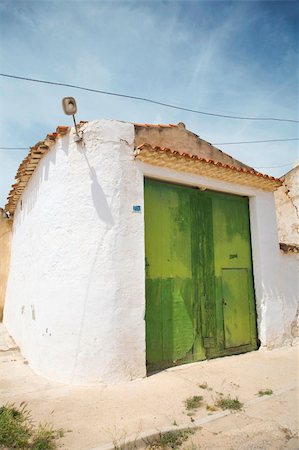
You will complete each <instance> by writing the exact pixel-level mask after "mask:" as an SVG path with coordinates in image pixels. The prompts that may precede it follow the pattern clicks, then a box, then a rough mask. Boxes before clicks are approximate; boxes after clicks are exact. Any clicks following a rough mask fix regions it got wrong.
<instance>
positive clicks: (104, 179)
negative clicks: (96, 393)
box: [4, 121, 145, 383]
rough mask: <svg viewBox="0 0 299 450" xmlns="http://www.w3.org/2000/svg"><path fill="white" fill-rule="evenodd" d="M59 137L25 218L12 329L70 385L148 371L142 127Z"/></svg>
mask: <svg viewBox="0 0 299 450" xmlns="http://www.w3.org/2000/svg"><path fill="white" fill-rule="evenodd" d="M73 138H74V134H73V132H72V133H71V134H70V135H68V136H66V137H64V138H63V139H58V141H57V144H56V147H55V148H53V149H52V150H51V151H50V152H49V153H48V154H47V155H46V156H45V158H44V159H43V160H42V162H41V163H40V165H39V166H38V168H37V170H36V172H35V173H34V175H33V177H32V179H31V180H30V182H29V184H28V186H27V188H26V190H25V192H24V194H23V196H22V207H21V203H20V202H19V205H18V208H17V210H16V213H15V220H14V226H13V239H12V257H11V261H12V262H11V270H10V276H9V281H8V288H7V297H6V307H5V319H4V320H5V324H6V326H7V328H8V330H9V332H10V333H11V334H12V336H13V337H14V338H15V340H16V342H17V343H18V345H19V346H20V348H21V351H22V353H23V355H24V356H25V357H27V358H28V361H29V363H30V365H31V366H32V368H33V369H34V370H35V371H36V372H38V373H40V374H42V375H44V376H47V377H49V378H54V379H57V380H60V381H64V382H68V383H94V382H120V381H124V380H130V379H133V378H138V377H143V376H144V375H145V327H144V309H145V293H144V237H143V220H144V219H143V214H142V213H141V214H138V213H133V212H132V206H133V205H141V207H142V211H143V177H142V174H141V173H140V171H138V170H137V169H136V167H135V165H134V164H133V163H132V159H133V156H132V154H133V140H134V127H133V125H132V124H127V123H120V122H115V121H99V122H90V123H89V124H86V125H85V126H84V142H85V147H84V149H81V147H80V145H78V144H76V143H74V140H73Z"/></svg>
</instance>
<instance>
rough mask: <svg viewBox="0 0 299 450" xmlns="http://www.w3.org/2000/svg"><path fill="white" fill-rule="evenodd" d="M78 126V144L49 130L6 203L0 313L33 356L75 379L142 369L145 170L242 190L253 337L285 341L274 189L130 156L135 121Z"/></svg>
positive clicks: (120, 377) (126, 375)
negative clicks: (29, 172) (48, 139)
mask: <svg viewBox="0 0 299 450" xmlns="http://www.w3.org/2000/svg"><path fill="white" fill-rule="evenodd" d="M83 130H84V142H85V147H83V148H82V147H81V146H80V145H79V144H77V143H75V142H74V131H72V132H71V133H70V134H69V135H67V136H65V137H64V138H62V139H58V141H57V143H56V145H55V147H54V148H53V149H52V150H51V151H50V152H49V153H48V154H47V155H46V156H45V158H43V160H42V161H41V163H40V164H39V166H38V168H37V170H36V172H35V173H34V175H33V177H32V179H31V180H30V182H29V184H28V186H27V188H26V189H25V191H24V193H23V196H22V202H21V201H20V202H19V204H18V207H17V210H16V212H15V219H14V226H13V237H12V254H11V269H10V275H9V280H8V287H7V295H6V306H5V311H4V316H5V317H4V321H5V324H6V326H7V328H8V330H9V332H10V333H11V334H12V336H13V337H14V338H15V340H16V342H17V343H18V345H19V346H20V348H21V351H22V353H23V355H24V356H25V357H26V358H27V359H28V361H29V364H30V365H31V367H32V368H33V369H34V370H35V371H36V372H37V373H40V374H42V375H44V376H46V377H49V378H51V379H56V380H59V381H63V382H67V383H74V384H76V383H80V384H85V383H86V384H90V383H98V382H105V383H116V382H121V381H126V380H130V379H135V378H139V377H143V376H145V374H146V367H145V322H144V313H145V289H144V288H145V279H144V217H143V177H144V175H148V176H151V177H154V178H159V179H164V180H168V181H174V182H180V183H185V184H187V185H188V184H189V185H195V186H205V187H206V188H208V189H214V190H220V191H225V192H229V193H235V194H240V195H247V196H249V197H250V217H251V233H252V242H253V246H252V250H253V266H254V277H255V290H256V302H257V315H258V332H259V337H260V339H261V342H262V345H264V346H270V347H271V346H275V345H281V343H283V342H286V338H284V337H283V336H284V333H285V329H286V327H287V325H286V322H287V321H288V320H290V319H291V316H292V314H293V309H294V302H293V300H292V301H291V303H292V306H291V310H289V295H290V294H289V293H288V292H287V291H286V287H285V284H283V283H282V282H281V275H282V271H281V270H280V265H279V264H280V257H281V255H280V253H279V247H278V239H277V230H276V219H275V209H274V197H273V194H272V193H269V192H264V191H261V190H258V189H253V188H247V187H245V186H240V185H236V184H229V183H224V182H220V181H216V180H211V179H208V178H205V177H201V176H193V175H190V174H184V173H176V172H174V171H171V170H167V169H161V168H157V167H154V166H150V165H146V164H143V163H140V162H136V161H134V158H133V144H134V127H133V125H132V124H127V123H121V122H115V121H106V120H102V121H95V122H89V123H88V124H86V125H84V128H83ZM134 205H139V206H140V207H141V212H140V213H136V212H135V213H134V212H133V206H134ZM282 312H284V317H286V320H285V321H283V320H282V319H281V317H282ZM288 317H290V319H288Z"/></svg>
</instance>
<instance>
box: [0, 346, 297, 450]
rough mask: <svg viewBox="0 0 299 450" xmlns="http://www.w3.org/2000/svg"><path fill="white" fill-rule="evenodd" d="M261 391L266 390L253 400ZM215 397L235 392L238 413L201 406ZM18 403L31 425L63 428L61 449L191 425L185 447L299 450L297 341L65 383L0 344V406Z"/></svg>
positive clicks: (106, 444) (92, 447) (95, 446)
mask: <svg viewBox="0 0 299 450" xmlns="http://www.w3.org/2000/svg"><path fill="white" fill-rule="evenodd" d="M0 344H1V342H0ZM200 386H202V387H200ZM265 389H271V390H272V391H273V394H272V395H265V396H262V397H259V396H258V395H257V393H258V391H260V390H265ZM195 395H196V396H202V397H203V400H202V406H201V407H200V408H198V409H197V410H194V411H190V410H187V409H186V405H185V401H186V399H187V398H190V397H193V396H195ZM221 396H222V397H224V398H227V397H229V396H230V397H231V398H236V397H237V398H238V400H239V401H240V402H242V403H243V404H244V406H243V407H242V410H241V411H238V412H234V413H230V412H229V411H225V412H222V411H221V410H219V409H218V410H215V411H211V410H208V409H207V405H210V406H213V405H214V404H215V402H217V399H219V398H220V397H221ZM23 401H25V402H27V403H28V406H29V408H30V409H31V410H32V414H33V417H34V419H35V420H36V421H37V422H47V423H52V424H53V425H54V427H56V428H63V429H64V430H66V433H65V437H64V438H62V439H61V444H63V447H62V448H64V449H67V450H99V449H102V448H103V449H104V448H107V449H108V448H113V447H114V446H116V447H117V446H122V445H123V444H124V443H127V442H128V441H130V440H131V439H137V440H138V439H141V438H143V437H145V436H147V435H149V434H152V433H157V432H160V431H161V430H162V431H165V430H169V429H178V428H180V427H185V428H186V427H188V426H197V427H198V429H197V431H196V432H195V434H193V435H192V436H190V437H189V439H188V440H187V441H186V442H185V443H184V444H183V446H182V448H184V449H189V450H195V449H209V450H218V449H219V450H220V449H221V450H226V449H227V450H241V449H244V450H245V449H246V450H253V449H262V450H267V449H269V450H270V449H274V450H275V449H293V450H294V449H299V442H298V421H299V409H298V405H299V400H298V346H294V347H284V348H280V349H275V350H271V351H267V350H263V349H260V350H259V351H256V352H251V353H247V354H243V355H237V356H230V357H224V358H219V359H214V360H210V361H204V362H199V363H194V364H188V365H183V366H179V367H175V368H171V369H168V370H165V371H163V372H160V373H157V374H155V375H152V376H150V377H148V378H145V379H141V380H136V381H132V382H128V383H123V384H118V385H97V386H69V385H64V384H61V383H56V382H53V381H50V380H47V379H46V378H44V377H41V376H39V375H37V374H35V373H34V372H33V371H32V370H31V368H30V367H29V365H28V363H27V361H25V360H24V358H23V357H22V355H21V354H20V352H19V351H18V349H13V347H11V346H10V347H5V345H4V346H3V345H2V346H1V345H0V405H1V404H5V403H7V402H10V403H15V404H16V405H18V404H20V403H21V402H23ZM140 442H143V441H142V440H140V441H139V443H140ZM142 446H143V445H142ZM129 447H130V446H129Z"/></svg>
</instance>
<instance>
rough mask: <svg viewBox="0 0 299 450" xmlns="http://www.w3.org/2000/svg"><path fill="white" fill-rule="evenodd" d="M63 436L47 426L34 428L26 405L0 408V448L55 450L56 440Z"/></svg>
mask: <svg viewBox="0 0 299 450" xmlns="http://www.w3.org/2000/svg"><path fill="white" fill-rule="evenodd" d="M62 436H63V431H62V430H54V429H53V428H52V427H51V426H49V425H41V424H40V425H38V427H37V428H36V427H35V426H34V425H33V421H32V419H31V412H30V411H29V410H28V409H27V405H26V403H24V402H23V403H21V404H20V407H19V408H16V407H15V406H14V405H13V404H6V405H4V406H1V407H0V447H8V448H14V449H22V450H27V449H28V450H29V449H30V450H55V449H56V448H57V446H56V440H57V439H58V438H60V437H62Z"/></svg>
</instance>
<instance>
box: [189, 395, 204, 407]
mask: <svg viewBox="0 0 299 450" xmlns="http://www.w3.org/2000/svg"><path fill="white" fill-rule="evenodd" d="M202 400H203V397H202V396H201V395H194V396H193V397H189V398H187V400H185V405H186V409H197V408H199V407H200V406H201V402H202Z"/></svg>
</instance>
